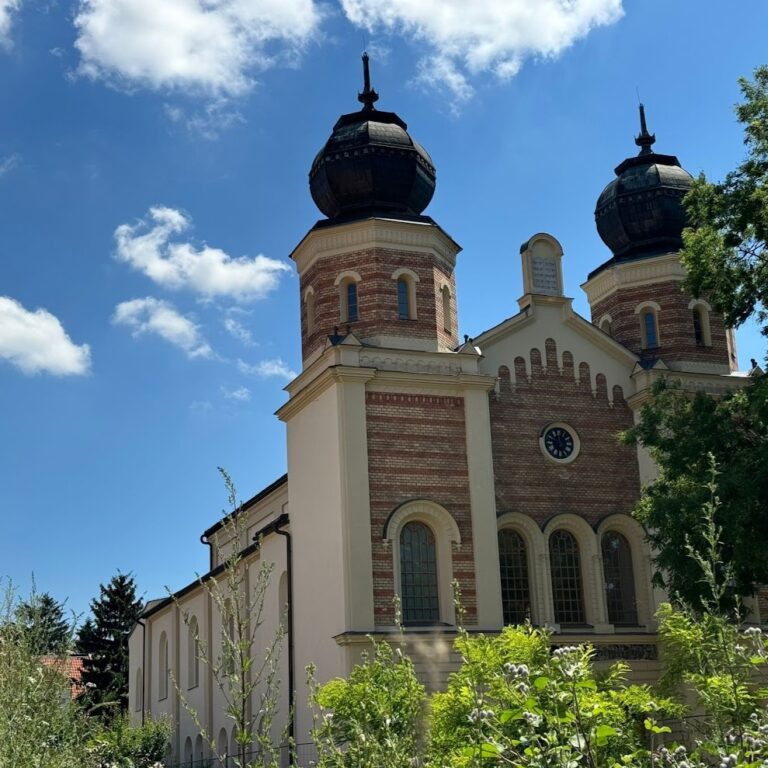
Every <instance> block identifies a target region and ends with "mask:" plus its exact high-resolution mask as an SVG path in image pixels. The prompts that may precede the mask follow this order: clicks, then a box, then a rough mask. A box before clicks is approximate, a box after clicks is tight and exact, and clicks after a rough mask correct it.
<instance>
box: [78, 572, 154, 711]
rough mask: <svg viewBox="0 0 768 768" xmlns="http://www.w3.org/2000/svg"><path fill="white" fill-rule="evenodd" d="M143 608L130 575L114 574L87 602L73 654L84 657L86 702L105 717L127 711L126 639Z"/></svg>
mask: <svg viewBox="0 0 768 768" xmlns="http://www.w3.org/2000/svg"><path fill="white" fill-rule="evenodd" d="M143 607H144V605H143V603H142V601H141V599H140V598H138V597H137V596H136V582H135V581H134V579H133V576H131V575H130V574H124V573H119V572H118V573H117V574H116V575H115V576H113V577H112V579H111V580H110V582H109V584H107V585H106V586H105V585H104V584H101V585H100V586H99V597H98V598H97V599H94V600H91V612H92V614H93V616H92V617H89V618H88V619H87V620H86V621H85V622H84V623H83V625H82V626H81V627H80V631H79V632H78V638H77V650H78V652H79V653H83V654H86V655H87V657H88V658H87V659H86V661H85V663H84V670H83V683H84V684H85V686H86V688H87V691H86V694H85V696H86V700H87V703H88V705H89V706H90V707H91V708H94V709H96V710H99V711H103V714H104V716H105V717H109V716H111V715H112V714H114V713H116V712H119V711H125V710H126V709H127V707H128V635H129V634H130V632H131V630H132V629H133V626H134V624H135V623H136V620H137V619H138V618H139V616H140V615H141V611H142V609H143Z"/></svg>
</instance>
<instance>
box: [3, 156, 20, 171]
mask: <svg viewBox="0 0 768 768" xmlns="http://www.w3.org/2000/svg"><path fill="white" fill-rule="evenodd" d="M20 162H21V155H20V154H19V153H18V152H14V153H13V154H12V155H8V156H7V157H2V158H0V176H5V174H6V173H9V172H10V171H12V170H13V169H14V168H16V167H17V166H18V165H19V163H20Z"/></svg>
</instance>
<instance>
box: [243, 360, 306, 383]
mask: <svg viewBox="0 0 768 768" xmlns="http://www.w3.org/2000/svg"><path fill="white" fill-rule="evenodd" d="M237 367H238V369H239V370H240V373H244V374H246V375H247V376H258V377H259V378H262V379H267V378H270V377H272V376H278V377H280V378H283V379H295V378H296V376H297V375H298V374H297V373H296V371H292V370H291V369H290V368H289V367H288V365H287V364H286V363H284V362H283V360H282V359H281V358H279V357H277V358H275V359H274V360H261V361H260V362H258V363H256V364H255V365H251V364H250V363H246V362H244V361H243V360H238V361H237Z"/></svg>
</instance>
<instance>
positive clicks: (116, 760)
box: [88, 715, 171, 768]
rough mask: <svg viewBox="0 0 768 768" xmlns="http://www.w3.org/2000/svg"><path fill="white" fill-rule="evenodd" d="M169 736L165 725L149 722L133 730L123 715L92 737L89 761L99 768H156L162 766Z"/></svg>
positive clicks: (159, 722) (153, 721) (155, 721)
mask: <svg viewBox="0 0 768 768" xmlns="http://www.w3.org/2000/svg"><path fill="white" fill-rule="evenodd" d="M170 736H171V726H170V724H169V723H167V722H165V721H158V720H148V721H147V722H146V723H145V724H144V725H142V726H140V727H134V726H131V724H130V721H129V718H128V717H127V716H126V715H123V716H121V717H116V718H114V720H113V721H112V722H111V723H110V725H109V727H102V728H100V729H99V730H98V731H97V732H96V733H95V734H94V735H93V736H92V737H91V739H90V741H89V743H88V752H89V758H90V760H91V762H92V763H93V765H94V766H96V767H97V768H155V766H160V765H162V763H163V760H164V758H165V755H166V751H167V749H168V741H169V739H170Z"/></svg>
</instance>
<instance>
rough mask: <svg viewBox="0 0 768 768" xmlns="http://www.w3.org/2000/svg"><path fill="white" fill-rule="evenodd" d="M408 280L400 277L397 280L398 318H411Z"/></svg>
mask: <svg viewBox="0 0 768 768" xmlns="http://www.w3.org/2000/svg"><path fill="white" fill-rule="evenodd" d="M409 294H410V290H409V285H408V281H407V280H406V279H405V278H404V277H401V278H399V279H398V281H397V316H398V317H399V318H400V320H410V319H411V297H410V295H409Z"/></svg>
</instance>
